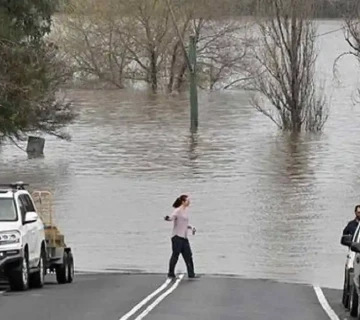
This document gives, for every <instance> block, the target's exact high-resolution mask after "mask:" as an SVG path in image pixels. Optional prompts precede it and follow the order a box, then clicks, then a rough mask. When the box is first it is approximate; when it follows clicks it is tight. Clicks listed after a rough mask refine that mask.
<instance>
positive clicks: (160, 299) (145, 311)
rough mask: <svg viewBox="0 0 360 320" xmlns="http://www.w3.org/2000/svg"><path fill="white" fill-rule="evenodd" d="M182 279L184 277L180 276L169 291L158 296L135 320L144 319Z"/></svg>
mask: <svg viewBox="0 0 360 320" xmlns="http://www.w3.org/2000/svg"><path fill="white" fill-rule="evenodd" d="M182 278H184V275H183V274H182V275H180V276H179V278H178V279H177V280H176V281H175V283H174V284H173V285H172V286H171V287H170V289H168V290H167V291H165V292H164V293H163V294H162V295H161V296H159V297H158V298H157V299H156V300H155V301H154V302H153V303H152V304H150V305H149V306H148V307H147V308H146V309H145V310H144V311H143V312H142V313H141V314H139V315H138V316H137V317H136V318H135V320H141V319H143V318H144V317H146V316H147V315H148V314H149V312H150V311H151V310H152V309H154V308H155V307H156V306H157V305H158V304H159V303H160V302H161V301H162V300H164V299H165V298H166V297H167V296H168V295H169V294H170V293H171V292H173V291H174V290H175V289H176V287H177V286H178V285H179V283H180V281H181V280H182Z"/></svg>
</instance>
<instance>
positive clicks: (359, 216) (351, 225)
mask: <svg viewBox="0 0 360 320" xmlns="http://www.w3.org/2000/svg"><path fill="white" fill-rule="evenodd" d="M359 221H360V205H359V204H358V205H356V206H355V219H353V220H351V221H349V222H348V224H347V226H346V227H345V228H344V230H343V234H342V235H343V236H346V235H351V236H352V237H353V236H354V234H355V231H356V228H357V226H358V224H359ZM341 244H342V245H343V246H346V245H348V244H346V243H344V242H343V239H341Z"/></svg>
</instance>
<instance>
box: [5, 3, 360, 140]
mask: <svg viewBox="0 0 360 320" xmlns="http://www.w3.org/2000/svg"><path fill="white" fill-rule="evenodd" d="M326 3H327V4H326ZM328 3H329V1H325V0H324V1H315V0H256V1H255V0H251V1H247V0H244V1H242V2H241V1H233V0H224V1H221V2H220V1H215V0H197V1H191V0H172V1H171V6H172V11H173V13H174V15H173V16H171V15H170V12H169V8H168V6H167V5H166V0H97V1H90V0H77V1H70V0H67V1H62V2H61V3H60V2H58V1H55V0H42V1H38V0H31V1H30V0H27V1H23V0H19V1H14V2H9V1H5V0H1V1H0V18H1V19H2V21H3V23H2V26H1V27H0V59H2V63H1V64H0V76H1V82H0V84H1V86H0V138H1V139H6V138H9V139H11V140H17V139H21V138H23V137H26V135H27V134H28V133H30V132H44V133H48V134H53V135H56V136H58V137H60V138H68V136H67V135H65V134H64V132H62V129H63V128H64V127H65V126H66V125H68V124H69V123H71V122H72V121H73V120H74V119H75V118H76V113H75V111H74V108H73V106H72V105H71V104H70V103H68V102H66V101H64V100H63V99H60V98H59V96H58V92H59V90H60V89H61V87H62V86H63V85H64V84H66V83H68V81H69V80H71V79H73V78H74V76H76V77H78V78H80V79H89V78H91V77H93V78H94V79H99V80H101V81H103V82H105V83H109V84H111V85H112V86H114V87H116V88H119V89H124V88H126V87H128V86H130V85H132V84H133V83H134V82H136V83H144V84H145V85H147V86H148V87H149V88H150V90H152V91H153V92H154V93H158V92H163V91H166V92H167V93H177V92H179V91H182V90H186V88H187V82H188V70H187V64H186V50H185V51H184V50H183V45H184V46H185V47H186V49H187V44H188V38H189V36H190V35H195V37H196V42H197V55H198V57H197V59H198V63H197V73H198V86H199V87H200V88H202V89H204V90H214V89H230V88H233V89H243V90H249V91H251V92H253V98H252V100H251V103H252V105H253V106H254V107H255V108H257V109H258V110H259V111H261V112H262V113H264V114H265V115H266V116H268V117H269V118H270V119H271V120H272V121H273V122H274V123H276V124H277V125H278V126H279V128H281V129H282V130H286V131H292V132H300V131H302V130H307V131H314V132H315V131H320V130H322V128H323V125H324V123H325V122H326V119H327V116H328V108H327V100H326V96H325V95H324V93H323V92H322V91H321V88H319V86H318V85H317V83H316V82H315V62H316V56H317V52H316V49H315V41H316V32H317V29H316V24H315V22H314V19H315V18H317V17H319V14H320V12H325V9H324V8H325V7H324V6H325V4H326V8H327V9H326V10H328V11H327V12H330V11H329V10H330V9H329V8H330V7H328ZM331 3H333V9H332V10H335V11H336V12H338V14H339V15H340V16H341V17H342V19H343V21H344V27H345V29H346V33H345V39H344V41H347V43H348V45H349V52H348V54H352V55H355V56H357V57H358V58H359V61H360V28H359V22H360V11H359V4H358V1H354V2H353V0H351V1H346V3H345V1H331ZM241 6H242V7H241ZM244 8H247V10H250V9H251V10H250V11H249V12H250V13H251V14H250V17H249V16H248V15H247V13H246V11H245V9H244ZM249 8H250V9H249ZM320 9H321V10H322V11H321V10H320ZM335 11H334V12H335ZM238 12H243V14H242V16H241V18H234V16H237V15H238ZM174 19H175V20H174ZM175 26H176V28H175ZM176 29H177V30H178V31H179V33H177V32H176Z"/></svg>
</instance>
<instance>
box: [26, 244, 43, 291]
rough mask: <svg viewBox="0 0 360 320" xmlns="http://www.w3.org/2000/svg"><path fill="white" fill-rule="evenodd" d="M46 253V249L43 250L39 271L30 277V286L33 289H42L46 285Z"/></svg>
mask: <svg viewBox="0 0 360 320" xmlns="http://www.w3.org/2000/svg"><path fill="white" fill-rule="evenodd" d="M45 264H46V261H45V252H44V249H41V255H40V261H39V271H37V272H35V273H33V274H32V275H31V276H30V286H31V287H33V288H42V287H43V286H44V283H45Z"/></svg>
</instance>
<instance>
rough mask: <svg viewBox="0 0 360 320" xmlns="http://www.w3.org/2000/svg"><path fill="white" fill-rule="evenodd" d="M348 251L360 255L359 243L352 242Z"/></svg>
mask: <svg viewBox="0 0 360 320" xmlns="http://www.w3.org/2000/svg"><path fill="white" fill-rule="evenodd" d="M350 250H351V251H353V252H356V253H360V243H359V242H354V243H353V244H352V245H351V246H350Z"/></svg>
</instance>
